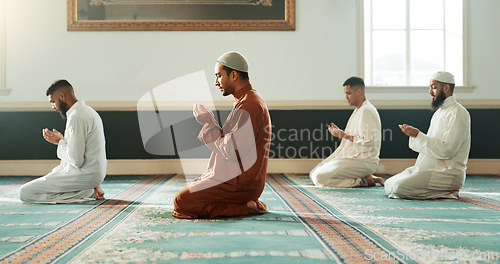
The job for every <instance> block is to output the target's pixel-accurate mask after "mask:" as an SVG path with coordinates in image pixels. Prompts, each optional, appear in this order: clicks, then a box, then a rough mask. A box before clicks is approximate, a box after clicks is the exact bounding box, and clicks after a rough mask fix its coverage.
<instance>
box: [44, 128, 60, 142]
mask: <svg viewBox="0 0 500 264" xmlns="http://www.w3.org/2000/svg"><path fill="white" fill-rule="evenodd" d="M42 135H43V138H44V139H45V140H47V142H49V143H52V144H54V145H57V144H59V141H60V140H61V139H64V136H63V135H62V134H61V132H59V131H57V130H55V129H53V130H52V131H50V130H49V129H47V128H45V129H42Z"/></svg>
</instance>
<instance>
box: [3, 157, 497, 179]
mask: <svg viewBox="0 0 500 264" xmlns="http://www.w3.org/2000/svg"><path fill="white" fill-rule="evenodd" d="M320 161H321V160H320V159H271V160H269V165H268V169H267V171H268V172H269V173H278V172H282V173H309V172H310V171H311V169H312V168H314V166H316V164H318V163H319V162H320ZM207 163H208V160H207V159H185V160H182V163H181V161H180V160H179V159H155V160H108V171H107V174H108V175H148V174H166V173H184V174H200V173H202V172H203V171H204V170H205V169H206V167H207ZM414 163H415V160H414V159H381V160H380V165H379V168H378V169H377V171H376V172H377V173H388V174H395V173H398V172H401V171H403V170H404V169H405V168H407V167H409V166H412V165H413V164H414ZM58 164H59V161H58V160H1V161H0V176H39V175H45V174H47V173H48V172H50V171H51V170H52V168H54V167H55V166H57V165H58ZM498 164H500V159H471V160H469V162H468V163H467V167H468V168H467V173H468V174H500V166H498Z"/></svg>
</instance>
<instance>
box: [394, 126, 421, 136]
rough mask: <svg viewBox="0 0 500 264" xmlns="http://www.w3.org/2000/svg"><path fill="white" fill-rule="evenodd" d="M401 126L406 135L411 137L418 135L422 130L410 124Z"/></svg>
mask: <svg viewBox="0 0 500 264" xmlns="http://www.w3.org/2000/svg"><path fill="white" fill-rule="evenodd" d="M399 128H400V129H401V131H403V133H405V135H407V136H409V137H416V136H417V135H418V133H420V130H419V129H418V128H415V127H412V126H409V125H407V124H403V125H399Z"/></svg>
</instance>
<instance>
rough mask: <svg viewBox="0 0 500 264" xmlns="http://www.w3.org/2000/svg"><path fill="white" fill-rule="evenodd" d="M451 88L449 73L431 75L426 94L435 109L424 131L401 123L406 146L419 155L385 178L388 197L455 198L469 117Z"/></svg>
mask: <svg viewBox="0 0 500 264" xmlns="http://www.w3.org/2000/svg"><path fill="white" fill-rule="evenodd" d="M454 87H455V78H454V77H453V75H451V74H450V73H448V72H437V73H435V74H434V75H433V76H432V77H431V81H430V90H429V93H430V94H431V96H432V97H433V101H432V106H433V108H437V111H436V112H435V113H434V115H433V116H432V119H431V125H430V127H429V131H427V134H424V133H423V132H421V131H420V130H418V129H417V128H414V127H412V126H409V125H406V124H404V125H400V128H401V130H402V131H403V132H404V133H405V134H406V135H408V136H409V137H410V139H409V147H410V148H411V149H412V150H414V151H416V152H418V153H419V154H418V158H417V161H416V163H415V166H412V167H409V168H407V169H406V170H404V171H403V172H401V173H399V174H397V175H395V176H393V177H391V178H389V179H388V180H387V181H386V184H385V191H386V193H387V194H388V195H389V197H390V198H405V199H436V198H458V192H459V190H460V188H462V185H463V184H464V181H465V170H466V168H467V166H466V164H467V159H468V156H469V150H470V116H469V112H468V111H467V109H465V108H464V107H463V106H462V105H461V104H459V103H458V102H457V100H456V98H455V96H454V95H453V89H454Z"/></svg>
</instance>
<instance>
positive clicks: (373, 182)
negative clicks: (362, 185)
mask: <svg viewBox="0 0 500 264" xmlns="http://www.w3.org/2000/svg"><path fill="white" fill-rule="evenodd" d="M365 180H366V183H367V184H368V187H373V186H375V185H377V183H380V185H382V186H384V179H382V178H380V177H377V176H374V175H369V176H366V177H365Z"/></svg>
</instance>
